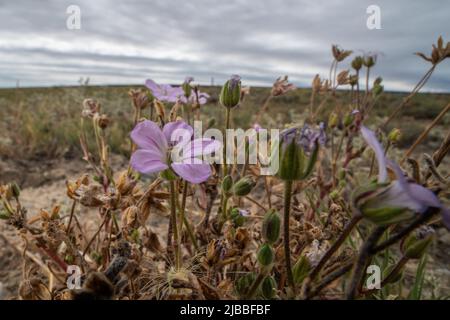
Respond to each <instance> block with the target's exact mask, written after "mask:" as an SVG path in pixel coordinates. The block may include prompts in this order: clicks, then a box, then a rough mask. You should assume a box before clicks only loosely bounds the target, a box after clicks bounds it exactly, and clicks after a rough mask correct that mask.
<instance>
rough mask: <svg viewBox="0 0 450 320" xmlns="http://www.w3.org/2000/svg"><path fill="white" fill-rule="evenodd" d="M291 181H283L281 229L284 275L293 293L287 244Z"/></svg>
mask: <svg viewBox="0 0 450 320" xmlns="http://www.w3.org/2000/svg"><path fill="white" fill-rule="evenodd" d="M292 183H293V182H292V181H285V182H284V222H283V229H284V235H283V236H284V238H283V241H284V259H285V264H286V274H287V279H288V283H289V286H290V287H291V289H292V291H293V292H295V285H294V277H293V275H292V267H291V248H290V244H289V240H290V237H289V214H290V210H291V198H292Z"/></svg>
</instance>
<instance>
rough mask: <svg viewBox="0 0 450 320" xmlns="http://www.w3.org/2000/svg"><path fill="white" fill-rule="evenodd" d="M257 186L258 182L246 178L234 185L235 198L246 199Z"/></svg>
mask: <svg viewBox="0 0 450 320" xmlns="http://www.w3.org/2000/svg"><path fill="white" fill-rule="evenodd" d="M255 185H256V182H255V181H254V180H253V179H252V178H251V177H250V176H246V177H243V178H241V179H239V180H238V181H237V182H236V183H235V184H234V185H233V187H232V191H233V194H234V195H235V196H238V197H244V196H246V195H248V194H249V193H250V192H251V191H252V189H253V188H254V186H255Z"/></svg>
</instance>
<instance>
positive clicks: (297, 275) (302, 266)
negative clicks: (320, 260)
mask: <svg viewBox="0 0 450 320" xmlns="http://www.w3.org/2000/svg"><path fill="white" fill-rule="evenodd" d="M310 270H311V264H310V262H309V260H308V258H307V257H306V256H301V257H300V259H298V261H297V262H296V263H295V265H294V267H293V268H292V276H293V277H294V282H295V283H296V284H300V283H302V282H303V280H304V279H305V278H306V277H307V276H308V273H309V271H310Z"/></svg>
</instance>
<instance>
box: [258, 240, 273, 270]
mask: <svg viewBox="0 0 450 320" xmlns="http://www.w3.org/2000/svg"><path fill="white" fill-rule="evenodd" d="M257 258H258V262H259V264H260V265H261V267H268V266H270V265H271V264H272V263H273V258H274V253H273V250H272V247H271V246H270V245H269V244H267V243H264V244H263V245H262V246H261V248H259V251H258V257H257Z"/></svg>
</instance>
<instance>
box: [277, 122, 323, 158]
mask: <svg viewBox="0 0 450 320" xmlns="http://www.w3.org/2000/svg"><path fill="white" fill-rule="evenodd" d="M293 139H295V141H296V142H297V143H298V144H299V145H300V146H301V147H302V148H303V151H305V152H308V153H309V152H311V151H312V150H313V149H314V148H315V144H316V142H318V143H319V144H320V145H325V143H326V141H327V137H326V134H325V124H324V123H323V122H321V123H320V124H319V130H315V129H312V128H311V127H310V126H309V125H308V124H305V125H304V126H303V127H302V128H299V127H293V128H289V129H286V130H284V131H283V132H281V141H282V142H283V145H286V144H289V143H290V142H292V140H293Z"/></svg>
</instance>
